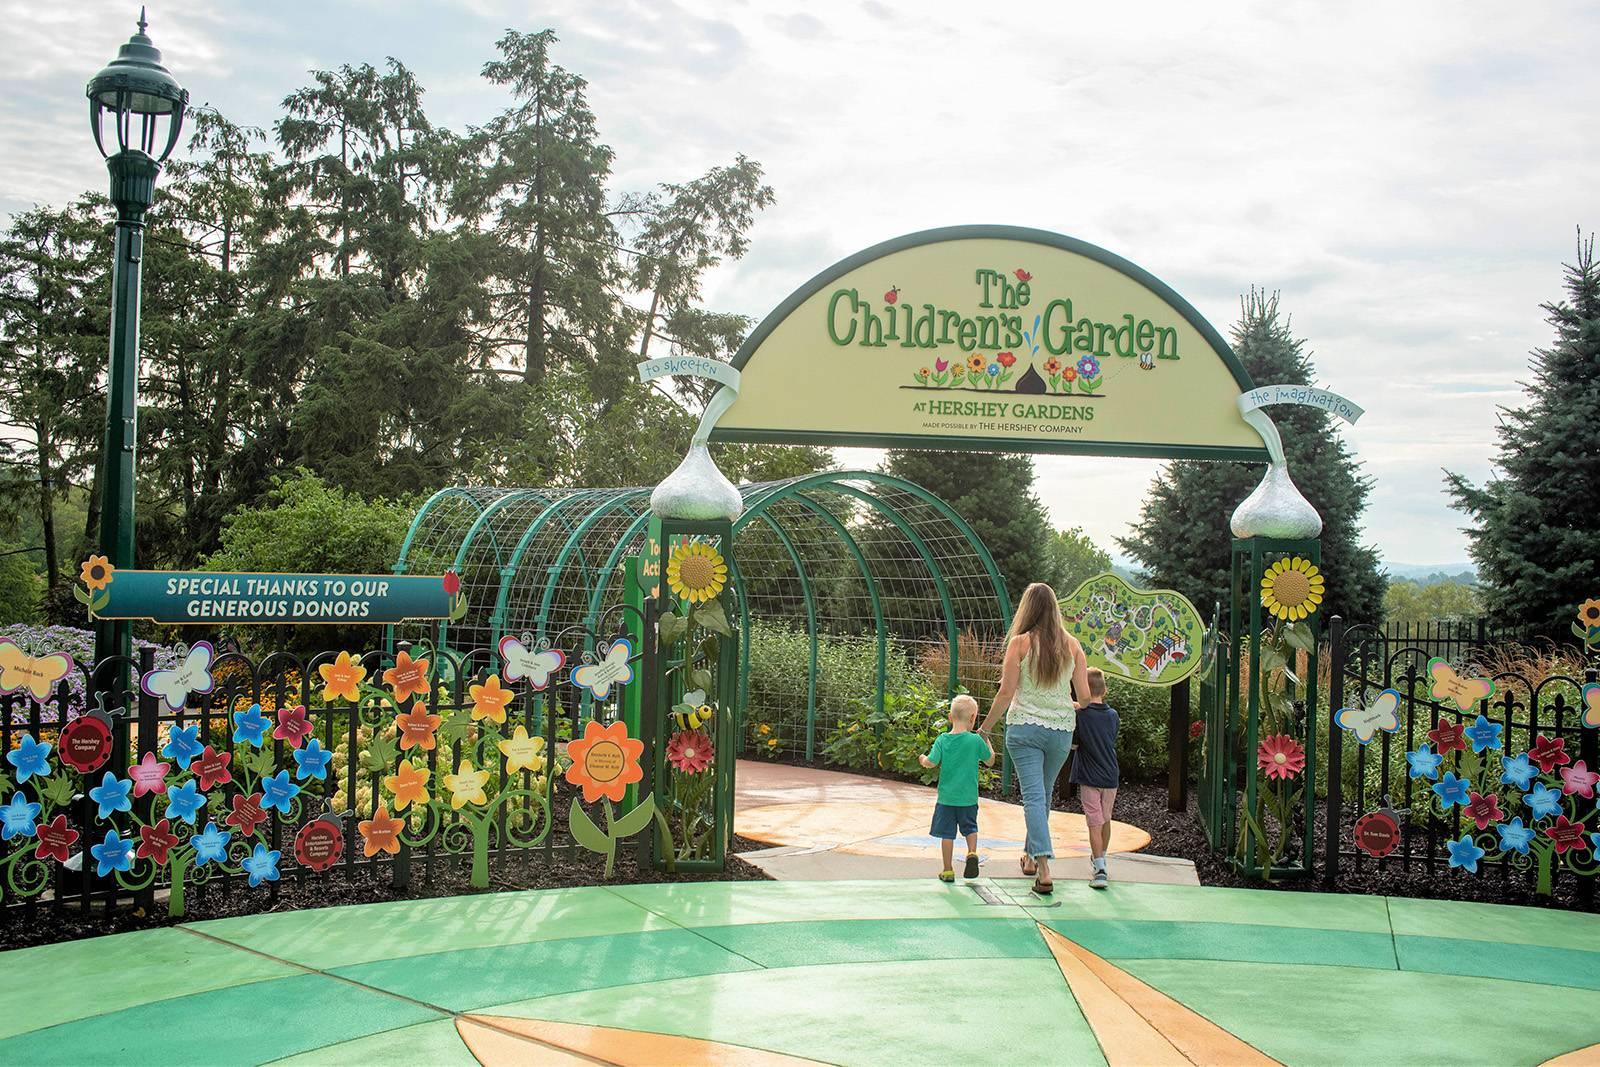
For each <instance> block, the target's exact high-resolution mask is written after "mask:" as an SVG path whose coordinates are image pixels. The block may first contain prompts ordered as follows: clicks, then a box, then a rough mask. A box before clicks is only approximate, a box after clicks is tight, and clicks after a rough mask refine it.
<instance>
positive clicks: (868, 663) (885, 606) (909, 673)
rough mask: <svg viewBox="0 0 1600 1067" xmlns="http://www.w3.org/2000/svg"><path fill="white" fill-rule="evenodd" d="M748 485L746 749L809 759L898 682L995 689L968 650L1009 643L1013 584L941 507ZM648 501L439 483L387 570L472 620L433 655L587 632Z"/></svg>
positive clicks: (867, 484) (641, 492)
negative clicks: (458, 606) (455, 594)
mask: <svg viewBox="0 0 1600 1067" xmlns="http://www.w3.org/2000/svg"><path fill="white" fill-rule="evenodd" d="M740 492H741V494H742V495H743V497H744V502H745V511H744V514H743V515H742V516H741V517H740V519H739V520H738V522H737V523H735V524H734V537H735V542H734V568H733V571H732V574H731V575H730V577H731V579H732V581H731V584H732V586H733V606H734V607H735V608H736V609H737V613H738V616H739V618H740V619H741V620H742V625H743V630H744V634H745V640H743V641H742V642H741V645H740V664H739V692H740V698H741V700H740V703H741V705H742V706H743V707H744V709H745V723H744V725H745V727H746V734H745V737H746V740H747V742H753V743H759V744H760V745H761V746H762V748H763V749H764V750H765V751H766V752H767V753H768V754H772V755H787V756H804V757H805V758H807V759H810V758H812V757H813V756H814V755H815V754H816V753H817V751H818V750H819V748H821V747H822V746H823V745H824V744H826V742H827V740H828V738H829V737H830V736H831V735H832V734H833V733H834V731H836V730H837V729H838V728H839V724H840V722H841V720H842V719H843V718H844V717H845V716H846V715H847V714H848V713H849V710H850V709H851V708H852V707H858V706H859V705H860V704H862V703H868V702H870V706H872V707H883V706H884V701H885V698H886V696H889V695H891V694H893V693H896V692H899V691H902V690H903V689H904V688H905V687H906V686H908V685H923V686H927V687H930V688H933V689H935V690H937V691H938V692H939V694H940V695H942V696H947V695H949V694H950V693H951V692H953V691H954V690H955V689H956V688H957V687H958V686H966V687H968V688H976V687H977V686H978V685H979V684H981V683H982V682H984V681H989V680H992V679H990V677H989V676H988V674H987V673H986V672H989V671H991V668H989V667H987V665H986V663H985V662H984V660H983V659H981V658H980V657H978V656H977V655H975V654H974V652H975V648H976V646H977V645H983V646H992V645H993V644H994V643H995V642H997V641H998V640H999V639H1000V637H1001V635H1002V634H1003V632H1004V628H1005V626H1006V623H1007V621H1008V619H1009V616H1010V601H1009V598H1008V597H1007V595H1006V588H1005V582H1004V580H1003V579H1002V577H1001V575H1000V573H999V571H998V569H997V568H996V567H995V564H994V560H993V559H992V558H991V556H990V554H989V551H988V549H987V548H986V547H985V546H984V544H983V542H982V540H981V539H980V538H979V537H978V535H977V534H976V533H975V532H974V531H973V529H972V527H971V526H970V525H969V524H968V523H967V522H966V521H965V520H964V519H963V518H962V517H961V516H960V515H958V514H957V513H956V512H955V511H954V509H952V508H951V507H950V506H949V505H948V504H946V503H945V502H944V501H942V500H940V499H939V498H938V497H936V496H934V495H933V494H932V493H930V492H928V491H927V490H926V489H924V488H922V487H921V486H918V485H915V484H913V483H911V482H908V481H905V480H904V479H901V478H896V477H893V476H891V475H887V474H882V473H879V472H875V471H861V470H841V471H826V472H822V473H819V474H812V475H807V476H804V477H800V478H792V479H787V480H784V481H777V482H764V483H757V484H753V485H746V486H742V487H741V488H740ZM650 493H651V490H650V489H649V488H621V489H575V488H536V489H510V488H474V487H453V488H449V489H443V490H441V491H439V492H438V493H435V494H434V495H433V497H432V498H430V499H429V500H428V501H427V502H426V503H425V504H423V506H422V507H421V508H420V509H419V510H418V511H417V514H416V516H415V517H414V518H413V519H412V522H411V527H410V529H409V530H408V531H407V534H406V538H405V541H404V542H403V544H402V545H401V548H400V555H399V559H398V560H397V561H396V562H395V568H394V569H395V573H397V574H404V573H423V574H439V573H442V572H443V571H446V570H454V571H455V572H456V573H457V574H459V575H460V576H461V579H462V590H463V591H464V592H465V593H466V594H467V597H468V600H469V603H470V605H471V606H470V609H469V611H468V613H467V615H466V617H465V618H463V619H461V620H459V621H457V622H454V623H438V624H436V625H434V624H430V626H429V628H428V630H427V631H426V636H428V637H429V638H430V639H432V640H434V641H435V642H436V643H438V644H439V645H441V646H446V647H450V648H453V649H456V650H458V651H467V650H471V649H475V648H491V647H493V646H494V645H495V644H497V643H498V642H499V640H500V638H502V637H503V636H505V635H507V634H513V635H515V634H522V633H531V634H533V635H535V636H536V637H544V638H550V639H553V638H555V637H556V635H558V634H561V633H563V632H564V631H565V632H574V631H586V632H587V633H588V634H590V635H592V634H594V633H596V632H597V631H598V630H599V628H600V626H601V624H602V620H603V618H604V617H605V614H606V612H607V610H608V609H610V608H612V607H613V606H615V605H616V604H618V603H619V602H620V601H621V600H622V595H623V589H622V582H623V579H622V562H623V560H625V559H626V558H628V557H629V556H631V555H634V554H636V553H638V552H639V551H640V549H641V548H642V547H643V544H644V539H645V530H646V527H647V524H648V522H649V510H650ZM420 634H421V631H418V632H417V633H416V635H420ZM564 651H566V652H568V654H569V655H570V654H573V653H575V652H579V653H581V652H582V651H584V649H583V648H576V649H574V648H566V649H564ZM763 728H764V729H763ZM774 742H776V744H774Z"/></svg>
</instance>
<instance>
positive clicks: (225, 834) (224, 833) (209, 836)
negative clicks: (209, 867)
mask: <svg viewBox="0 0 1600 1067" xmlns="http://www.w3.org/2000/svg"><path fill="white" fill-rule="evenodd" d="M232 836H233V834H232V832H231V831H228V830H218V829H217V824H216V823H214V822H207V823H206V828H205V829H204V830H203V831H201V832H200V833H198V834H195V835H194V836H193V837H191V838H190V839H189V843H190V844H191V845H193V846H194V863H195V866H196V867H203V866H205V865H206V864H208V863H210V862H211V861H212V860H216V861H217V862H218V863H226V862H228V838H230V837H232Z"/></svg>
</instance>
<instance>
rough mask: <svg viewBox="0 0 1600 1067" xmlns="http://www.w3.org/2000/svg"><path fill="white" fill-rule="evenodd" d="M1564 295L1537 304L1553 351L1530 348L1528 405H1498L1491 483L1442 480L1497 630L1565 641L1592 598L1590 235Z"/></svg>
mask: <svg viewBox="0 0 1600 1067" xmlns="http://www.w3.org/2000/svg"><path fill="white" fill-rule="evenodd" d="M1566 289H1567V299H1566V300H1565V301H1562V302H1560V303H1553V304H1545V305H1544V310H1545V314H1546V316H1547V317H1548V319H1549V322H1550V325H1551V326H1553V327H1555V335H1556V336H1555V343H1554V344H1553V345H1551V347H1549V348H1540V349H1535V350H1534V352H1533V381H1532V382H1531V383H1530V384H1529V385H1528V387H1527V388H1528V394H1529V396H1528V403H1527V404H1525V405H1524V406H1522V407H1520V408H1502V409H1501V419H1500V427H1499V435H1500V449H1499V455H1498V457H1497V458H1496V460H1495V465H1496V466H1497V467H1498V468H1499V475H1498V476H1497V477H1493V478H1491V479H1490V480H1489V481H1488V483H1487V484H1485V485H1483V486H1475V485H1473V484H1472V483H1471V482H1468V481H1467V480H1466V479H1465V478H1463V477H1462V476H1461V475H1459V474H1449V473H1447V476H1446V484H1447V485H1448V487H1449V491H1450V494H1451V495H1452V496H1453V497H1454V498H1455V506H1456V507H1457V508H1458V509H1460V510H1461V511H1464V512H1466V513H1467V514H1468V515H1469V516H1471V517H1472V519H1473V526H1472V527H1471V528H1469V529H1468V531H1467V534H1468V537H1469V538H1470V541H1471V552H1472V558H1473V559H1474V560H1475V561H1476V562H1477V564H1478V579H1479V581H1480V582H1481V583H1482V585H1483V588H1482V594H1483V600H1484V606H1485V607H1486V608H1487V610H1488V611H1489V613H1490V614H1491V615H1492V616H1494V619H1495V622H1497V623H1501V624H1506V625H1510V626H1512V627H1515V628H1518V629H1522V630H1526V631H1527V632H1529V633H1530V634H1538V635H1547V636H1551V637H1557V638H1560V637H1567V636H1570V634H1571V625H1572V623H1573V621H1574V620H1575V619H1576V618H1577V608H1578V605H1579V604H1580V603H1581V602H1582V601H1584V600H1586V599H1588V598H1591V597H1594V596H1595V595H1596V594H1597V593H1600V513H1597V511H1596V508H1595V502H1596V501H1597V500H1600V421H1597V419H1596V416H1597V414H1600V268H1597V267H1596V265H1595V260H1594V238H1593V237H1592V236H1591V237H1590V238H1589V240H1587V241H1584V240H1582V238H1581V236H1580V239H1579V244H1578V257H1577V262H1576V263H1575V264H1573V265H1569V266H1568V267H1567V268H1566Z"/></svg>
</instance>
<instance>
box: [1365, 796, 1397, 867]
mask: <svg viewBox="0 0 1600 1067" xmlns="http://www.w3.org/2000/svg"><path fill="white" fill-rule="evenodd" d="M1355 837H1356V847H1357V848H1359V849H1360V850H1361V851H1363V852H1365V853H1366V854H1367V855H1369V856H1371V857H1373V858H1374V859H1382V858H1383V857H1385V856H1387V855H1388V854H1389V853H1391V852H1393V851H1394V850H1395V847H1396V846H1397V845H1399V844H1400V820H1398V819H1396V818H1395V814H1394V812H1393V811H1392V810H1390V809H1389V808H1384V809H1383V810H1382V811H1372V812H1368V813H1367V814H1365V815H1363V816H1361V818H1359V819H1357V820H1356V827H1355Z"/></svg>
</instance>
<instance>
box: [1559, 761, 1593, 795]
mask: <svg viewBox="0 0 1600 1067" xmlns="http://www.w3.org/2000/svg"><path fill="white" fill-rule="evenodd" d="M1596 782H1600V774H1596V773H1595V772H1594V771H1591V770H1590V769H1589V768H1588V767H1586V766H1585V765H1584V762H1583V760H1579V761H1578V762H1577V763H1574V764H1573V765H1572V766H1570V767H1563V768H1561V791H1562V792H1563V793H1565V794H1567V795H1568V796H1571V795H1572V794H1574V793H1576V794H1577V795H1578V796H1580V797H1588V798H1589V799H1591V800H1593V799H1594V784H1595V783H1596Z"/></svg>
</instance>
